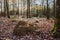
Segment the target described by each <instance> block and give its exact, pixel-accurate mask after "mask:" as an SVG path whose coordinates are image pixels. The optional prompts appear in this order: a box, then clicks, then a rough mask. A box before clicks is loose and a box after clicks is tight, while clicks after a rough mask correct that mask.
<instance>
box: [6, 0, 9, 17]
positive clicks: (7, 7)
mask: <svg viewBox="0 0 60 40" xmlns="http://www.w3.org/2000/svg"><path fill="white" fill-rule="evenodd" d="M6 10H7V17H8V18H10V15H9V5H8V0H6Z"/></svg>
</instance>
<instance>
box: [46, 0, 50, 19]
mask: <svg viewBox="0 0 60 40" xmlns="http://www.w3.org/2000/svg"><path fill="white" fill-rule="evenodd" d="M48 6H49V5H48V0H47V13H46V15H47V19H49V11H48V10H49V9H48Z"/></svg>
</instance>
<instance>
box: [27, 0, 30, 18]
mask: <svg viewBox="0 0 60 40" xmlns="http://www.w3.org/2000/svg"><path fill="white" fill-rule="evenodd" d="M29 14H30V0H27V18H29V17H30V15H29Z"/></svg>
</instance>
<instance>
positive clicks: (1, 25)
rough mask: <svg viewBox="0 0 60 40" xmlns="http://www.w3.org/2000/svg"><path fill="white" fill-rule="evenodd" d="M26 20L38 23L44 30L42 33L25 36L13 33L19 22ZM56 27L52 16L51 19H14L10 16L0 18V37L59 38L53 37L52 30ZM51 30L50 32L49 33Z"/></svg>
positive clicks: (24, 39)
mask: <svg viewBox="0 0 60 40" xmlns="http://www.w3.org/2000/svg"><path fill="white" fill-rule="evenodd" d="M20 20H22V21H26V22H27V23H33V24H36V25H37V26H38V27H40V30H41V31H42V32H43V33H42V34H40V36H39V35H35V36H33V35H34V34H30V35H25V36H21V37H19V36H15V35H13V34H12V33H13V29H14V27H15V26H16V25H17V24H18V22H19V21H20ZM53 28H54V20H53V19H52V18H51V19H50V20H47V19H46V18H28V19H26V18H20V19H18V20H16V21H12V19H9V18H4V17H1V18H0V39H2V40H4V39H5V40H57V39H56V38H53V37H52V32H51V30H52V29H53ZM49 32H50V33H49Z"/></svg>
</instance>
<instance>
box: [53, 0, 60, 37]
mask: <svg viewBox="0 0 60 40" xmlns="http://www.w3.org/2000/svg"><path fill="white" fill-rule="evenodd" d="M56 4H57V5H56V7H57V9H56V11H57V12H56V23H55V27H54V32H53V33H54V37H60V0H57V2H56Z"/></svg>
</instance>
